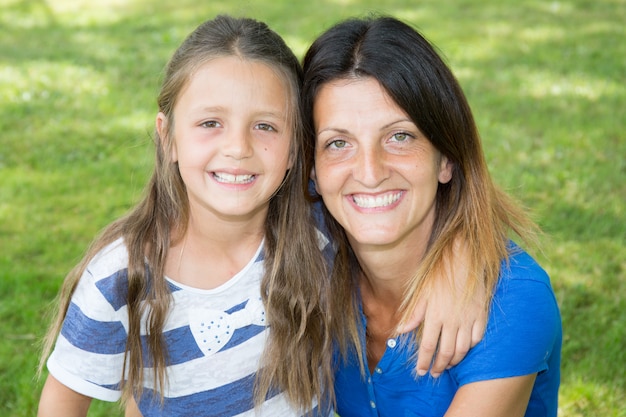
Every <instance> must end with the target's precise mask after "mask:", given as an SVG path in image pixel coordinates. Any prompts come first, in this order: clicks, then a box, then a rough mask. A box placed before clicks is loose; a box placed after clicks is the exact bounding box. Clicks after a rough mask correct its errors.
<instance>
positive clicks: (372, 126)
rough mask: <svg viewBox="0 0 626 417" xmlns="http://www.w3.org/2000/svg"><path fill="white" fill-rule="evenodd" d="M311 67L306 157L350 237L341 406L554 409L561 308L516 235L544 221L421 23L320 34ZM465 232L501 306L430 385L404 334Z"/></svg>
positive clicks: (361, 25) (484, 412)
mask: <svg viewBox="0 0 626 417" xmlns="http://www.w3.org/2000/svg"><path fill="white" fill-rule="evenodd" d="M304 71H305V81H304V86H303V103H304V105H303V110H304V112H305V115H306V116H307V117H306V122H307V126H308V128H309V133H310V135H309V138H310V141H311V145H310V146H309V147H307V148H306V149H308V150H310V152H309V154H308V156H307V160H308V163H309V166H312V165H314V169H313V177H314V178H315V181H316V188H317V191H318V192H319V194H320V195H321V196H322V198H323V201H324V204H325V206H326V208H327V211H326V214H327V216H326V217H327V220H328V223H329V230H330V231H331V236H332V237H333V238H334V241H335V242H336V243H337V245H338V251H337V257H336V260H335V268H334V270H333V274H334V278H333V279H332V280H331V283H332V284H333V285H334V286H336V288H335V289H334V290H333V296H334V297H335V303H334V308H335V309H336V310H337V311H340V312H341V313H342V314H336V315H335V316H336V317H337V320H338V321H339V320H341V321H343V324H342V325H341V326H339V330H340V331H341V330H342V329H343V332H344V333H343V334H344V335H345V336H343V337H339V340H340V341H341V340H347V341H348V342H347V343H346V344H345V345H343V346H342V352H343V357H344V360H343V361H342V362H340V369H339V371H338V373H337V374H336V383H335V395H336V396H337V412H338V413H339V414H340V415H341V417H351V416H354V417H363V416H371V417H376V416H423V417H440V416H444V415H445V416H446V417H453V416H454V417H461V416H465V417H470V416H481V417H490V416H493V417H500V416H507V417H521V416H526V417H531V416H532V417H546V416H556V413H557V399H558V387H559V366H560V348H561V339H562V334H561V321H560V316H559V309H558V306H557V303H556V300H555V296H554V293H553V291H552V288H551V286H550V281H549V278H548V276H547V275H546V273H545V272H544V271H543V269H541V267H540V266H539V265H537V263H536V262H535V261H534V260H533V259H532V258H531V257H530V256H529V255H528V254H526V253H525V252H524V251H523V250H521V249H520V248H519V247H517V246H516V245H515V244H514V243H512V242H510V241H509V240H508V239H507V235H508V233H509V232H511V231H512V232H515V233H516V234H517V235H518V236H521V237H522V238H525V239H526V241H528V240H531V241H532V237H533V234H534V232H535V229H536V227H535V226H534V225H533V224H532V223H531V222H530V221H529V220H528V219H527V218H526V217H525V215H524V213H523V212H522V211H521V210H520V209H519V208H517V207H516V206H515V205H514V204H513V203H512V202H511V201H510V199H509V198H508V197H507V196H506V195H505V194H504V193H502V192H501V191H499V190H498V189H497V188H496V187H495V185H494V184H493V182H492V180H491V178H490V176H489V173H488V171H487V165H486V162H485V160H484V156H483V152H482V148H481V145H480V140H479V137H478V133H477V130H476V126H475V124H474V121H473V117H472V114H471V111H470V108H469V106H468V104H467V101H466V99H465V97H464V95H463V92H462V90H461V88H460V86H459V85H458V83H457V81H456V79H455V78H454V76H453V75H452V73H451V72H450V70H449V69H448V68H447V66H446V65H445V64H444V63H443V61H442V60H441V59H440V58H439V56H438V55H437V53H436V52H435V50H434V49H433V48H432V46H431V45H430V44H429V43H428V42H427V41H426V40H425V39H424V38H423V37H422V36H421V35H420V34H419V33H417V32H416V31H415V30H413V29H412V28H411V27H409V26H408V25H406V24H403V23H401V22H399V21H398V20H396V19H393V18H374V19H370V20H358V19H355V20H348V21H345V22H342V23H339V24H338V25H336V26H334V27H333V28H331V29H330V30H328V31H327V32H326V33H324V34H323V35H321V36H320V37H319V38H318V39H317V40H316V41H315V42H314V43H313V45H312V46H311V48H310V49H309V51H308V52H307V54H306V56H305V59H304ZM459 239H460V241H463V242H467V251H468V253H469V255H468V257H467V258H468V259H469V263H468V265H467V268H468V270H469V271H470V274H469V276H470V278H471V279H470V284H469V285H468V288H470V292H471V288H479V289H481V288H482V290H479V291H478V292H479V293H481V292H483V291H484V292H485V293H486V294H487V295H488V297H486V307H488V306H489V304H491V308H490V310H489V313H490V315H489V320H488V324H487V330H486V333H485V337H484V338H483V340H482V341H481V342H480V343H479V344H478V345H477V346H476V347H474V348H473V349H472V350H471V351H470V352H469V353H468V355H467V357H465V359H464V360H463V361H462V362H461V363H460V364H458V365H457V366H455V367H452V368H450V369H448V370H446V371H445V372H444V373H443V374H442V375H441V376H440V377H439V378H438V379H437V380H434V379H433V378H431V377H430V376H426V377H423V378H416V377H415V374H414V372H413V366H412V360H411V358H412V356H413V355H415V353H416V351H417V348H418V346H419V344H418V343H419V337H418V336H419V335H417V336H416V337H413V338H407V337H399V336H398V334H397V332H396V331H395V329H396V326H397V323H398V322H402V320H403V317H404V318H406V316H407V314H409V313H410V311H411V306H412V305H413V303H414V302H415V300H416V299H420V298H421V297H423V294H424V293H426V292H427V291H428V290H429V289H431V288H432V287H433V286H437V285H439V284H438V283H440V282H441V281H442V278H444V277H445V276H446V274H445V272H446V270H447V269H448V267H447V263H448V262H449V259H450V257H451V256H453V254H454V252H455V250H456V247H455V246H456V244H455V242H458V241H459ZM453 290H454V288H453ZM451 293H452V294H454V291H452V292H451ZM452 297H453V298H456V297H455V296H454V295H452ZM347 299H351V300H352V302H346V300H347ZM420 349H421V348H420Z"/></svg>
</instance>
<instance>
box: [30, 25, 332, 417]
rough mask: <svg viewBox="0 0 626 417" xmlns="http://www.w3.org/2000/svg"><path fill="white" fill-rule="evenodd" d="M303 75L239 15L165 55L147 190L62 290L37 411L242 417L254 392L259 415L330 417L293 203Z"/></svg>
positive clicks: (318, 281)
mask: <svg viewBox="0 0 626 417" xmlns="http://www.w3.org/2000/svg"><path fill="white" fill-rule="evenodd" d="M301 76H302V72H301V67H300V65H299V62H298V60H297V58H296V57H295V56H294V55H293V53H292V52H291V50H290V49H289V48H288V47H287V46H286V45H285V43H284V42H283V40H282V39H281V38H280V37H279V36H278V35H277V34H276V33H274V32H273V31H271V30H270V29H269V28H268V27H267V26H266V25H265V24H263V23H260V22H257V21H254V20H251V19H234V18H230V17H226V16H220V17H217V18H216V19H214V20H211V21H208V22H206V23H204V24H202V25H201V26H199V27H198V28H197V29H196V30H195V31H194V32H193V33H192V34H191V35H190V36H189V37H188V38H187V39H186V40H185V41H184V42H183V44H182V45H181V46H180V47H179V48H178V50H177V51H176V52H175V53H174V55H173V57H172V59H171V60H170V62H169V64H168V67H167V71H166V74H165V79H164V81H163V85H162V89H161V93H160V95H159V98H158V105H159V113H158V115H157V118H156V133H155V145H156V164H155V168H154V172H153V175H152V178H151V180H150V183H149V185H148V190H147V191H148V192H147V194H146V196H145V198H144V199H143V200H142V201H141V202H140V203H139V204H138V205H137V206H136V207H135V208H134V209H133V210H132V211H131V212H130V214H128V215H127V216H126V217H124V218H122V219H119V220H117V221H116V222H114V223H113V224H111V225H110V226H109V227H107V228H106V229H105V230H104V232H103V233H102V235H101V236H100V237H99V238H98V239H97V240H96V241H95V242H94V243H93V245H92V247H91V248H90V249H89V251H88V253H87V254H86V256H85V258H84V259H83V261H82V262H81V263H80V264H79V265H78V266H77V267H76V268H75V269H74V270H73V271H72V272H71V273H70V275H69V276H68V278H67V279H66V281H65V283H64V286H63V289H62V292H61V295H60V297H61V302H60V309H59V314H58V317H57V319H56V321H55V323H54V325H53V327H52V328H51V330H50V332H49V335H48V338H47V343H46V347H45V350H44V358H45V357H47V356H48V353H49V352H50V351H51V350H52V347H53V345H54V341H55V339H56V338H57V335H58V340H57V341H56V347H54V351H52V354H51V355H50V357H49V359H48V361H47V366H48V369H49V371H50V375H49V376H48V378H47V380H46V383H45V386H44V389H43V392H42V396H41V400H40V406H39V415H40V416H57V415H58V416H64V417H68V416H84V415H86V412H87V409H88V407H89V404H90V401H91V399H92V398H99V399H102V400H107V401H116V400H117V399H118V398H120V396H121V397H122V398H123V399H124V400H128V399H131V398H132V397H134V399H135V400H136V403H137V405H138V407H139V410H140V412H141V413H142V414H143V415H144V416H145V417H148V416H157V415H159V416H160V415H167V416H178V415H181V416H182V415H186V416H191V415H193V416H203V415H210V416H229V415H242V416H244V415H253V414H254V410H253V408H254V387H255V381H256V383H257V384H256V387H257V393H256V400H257V405H258V407H259V411H260V412H261V414H262V415H267V416H293V415H299V414H303V413H305V412H307V411H309V412H311V413H312V414H313V415H318V414H319V415H328V413H329V407H328V404H329V401H328V400H329V398H328V395H327V392H328V391H326V393H325V391H324V390H323V387H330V386H332V385H331V384H332V379H331V368H330V366H329V364H330V361H329V359H328V357H329V355H330V352H331V338H330V333H329V331H330V324H329V320H330V318H331V317H330V316H329V315H328V314H326V311H327V310H328V306H327V302H328V299H329V298H330V294H329V292H328V291H329V288H328V285H327V273H326V270H325V269H324V266H323V265H324V263H323V258H322V257H321V252H320V250H319V248H318V237H317V235H316V233H315V230H314V229H313V227H312V224H313V220H312V218H311V214H310V209H309V206H308V204H307V202H306V200H305V199H304V196H303V193H302V183H303V181H304V180H303V178H304V177H305V176H304V174H303V172H304V171H303V168H302V159H301V158H299V157H298V155H299V153H300V146H301V141H302V134H301V128H300V125H301V121H300V116H299V113H298V111H297V109H298V104H297V100H298V94H299V88H300V83H301ZM259 288H261V291H259ZM268 323H271V327H272V332H271V337H269V338H268V337H267V333H268V331H267V329H268V327H267V324H268ZM264 347H265V348H264ZM259 358H261V361H260V363H259ZM259 366H261V371H260V374H259V375H258V376H256V372H257V368H258V367H259ZM122 376H124V377H122ZM275 388H279V390H282V391H284V393H280V391H279V390H276V389H275ZM316 404H320V405H319V406H316ZM133 405H134V404H133V402H132V401H131V402H129V410H130V408H131V407H133ZM129 412H130V411H129Z"/></svg>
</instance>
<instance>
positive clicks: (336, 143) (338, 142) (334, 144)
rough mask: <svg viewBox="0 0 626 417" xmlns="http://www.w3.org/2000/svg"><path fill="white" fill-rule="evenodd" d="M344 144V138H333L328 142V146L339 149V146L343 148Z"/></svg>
mask: <svg viewBox="0 0 626 417" xmlns="http://www.w3.org/2000/svg"><path fill="white" fill-rule="evenodd" d="M346 145H347V143H346V141H345V140H342V139H337V140H333V141H332V142H330V143H329V144H328V147H330V148H337V149H341V148H345V147H346Z"/></svg>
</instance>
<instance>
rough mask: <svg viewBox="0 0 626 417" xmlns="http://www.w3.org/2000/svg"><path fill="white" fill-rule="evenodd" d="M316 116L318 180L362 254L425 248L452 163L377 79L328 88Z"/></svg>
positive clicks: (335, 83) (329, 205) (322, 91)
mask: <svg viewBox="0 0 626 417" xmlns="http://www.w3.org/2000/svg"><path fill="white" fill-rule="evenodd" d="M313 117H314V121H315V132H316V146H315V148H316V150H315V170H314V172H313V178H314V179H315V181H316V186H317V190H318V192H319V193H320V195H321V196H322V198H323V199H324V203H325V204H326V207H327V208H328V210H329V211H330V213H331V214H332V215H333V217H334V218H335V219H337V221H338V222H339V223H340V224H341V225H342V226H343V228H344V229H345V230H346V233H347V235H348V238H349V240H350V243H351V244H352V246H353V248H354V249H355V250H356V251H357V253H358V252H359V251H361V250H368V249H375V250H377V249H392V248H395V247H397V246H398V245H400V244H402V245H405V246H403V247H402V248H403V250H410V248H423V247H424V245H425V244H426V242H427V241H428V238H429V236H430V233H431V230H432V225H433V222H434V218H435V195H436V192H437V187H438V184H439V183H440V182H441V183H446V182H448V181H449V180H450V178H451V175H452V167H451V164H450V163H449V162H448V160H447V158H445V157H443V156H442V155H441V154H440V153H439V152H438V151H437V149H435V147H434V146H433V145H432V144H431V143H430V141H428V139H426V137H425V136H424V135H423V134H422V133H421V132H420V130H419V129H418V128H417V126H416V125H415V124H414V123H413V122H412V121H411V119H410V118H409V117H408V116H407V114H406V113H405V112H404V111H403V110H402V109H401V108H400V107H398V105H397V104H396V103H395V102H394V101H393V100H392V99H391V97H389V95H388V94H387V93H386V91H385V90H384V89H383V88H382V87H381V86H380V84H379V83H378V81H376V80H375V79H374V78H359V79H354V80H337V81H332V82H330V83H327V84H325V85H323V86H322V88H321V89H320V91H319V93H318V95H317V97H316V99H315V103H314V111H313ZM406 245H408V246H406Z"/></svg>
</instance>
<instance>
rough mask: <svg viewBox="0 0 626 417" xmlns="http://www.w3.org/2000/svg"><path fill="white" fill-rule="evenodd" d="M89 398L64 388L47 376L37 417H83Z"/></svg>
mask: <svg viewBox="0 0 626 417" xmlns="http://www.w3.org/2000/svg"><path fill="white" fill-rule="evenodd" d="M90 405H91V397H87V396H85V395H82V394H79V393H78V392H76V391H74V390H72V389H70V388H68V387H66V386H65V385H63V384H62V383H60V382H59V381H58V380H57V379H56V378H55V377H53V376H52V375H48V378H47V379H46V383H45V384H44V387H43V391H42V392H41V397H40V399H39V409H38V410H37V417H85V416H86V415H87V411H88V410H89V406H90Z"/></svg>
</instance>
